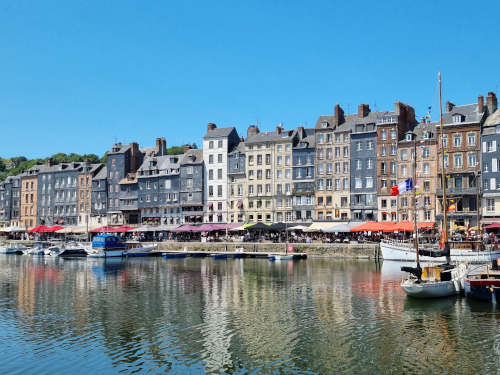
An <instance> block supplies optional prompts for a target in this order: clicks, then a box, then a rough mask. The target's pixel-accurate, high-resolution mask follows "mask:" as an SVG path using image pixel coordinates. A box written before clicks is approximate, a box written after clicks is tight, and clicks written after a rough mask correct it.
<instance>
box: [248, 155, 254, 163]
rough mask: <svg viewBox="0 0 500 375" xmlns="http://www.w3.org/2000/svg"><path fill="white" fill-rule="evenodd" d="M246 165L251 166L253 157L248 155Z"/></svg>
mask: <svg viewBox="0 0 500 375" xmlns="http://www.w3.org/2000/svg"><path fill="white" fill-rule="evenodd" d="M248 165H253V155H248Z"/></svg>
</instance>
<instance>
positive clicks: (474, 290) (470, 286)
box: [465, 279, 500, 303]
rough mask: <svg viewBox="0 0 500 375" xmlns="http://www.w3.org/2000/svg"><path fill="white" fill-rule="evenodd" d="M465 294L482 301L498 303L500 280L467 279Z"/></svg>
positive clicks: (499, 299)
mask: <svg viewBox="0 0 500 375" xmlns="http://www.w3.org/2000/svg"><path fill="white" fill-rule="evenodd" d="M465 296H466V297H469V298H473V299H478V300H481V301H489V302H492V303H497V301H500V280H498V279H497V280H488V279H483V280H470V279H465Z"/></svg>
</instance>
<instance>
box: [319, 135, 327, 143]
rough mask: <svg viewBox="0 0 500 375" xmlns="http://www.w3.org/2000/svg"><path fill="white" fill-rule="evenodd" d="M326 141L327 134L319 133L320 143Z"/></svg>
mask: <svg viewBox="0 0 500 375" xmlns="http://www.w3.org/2000/svg"><path fill="white" fill-rule="evenodd" d="M324 142H325V136H324V135H323V134H318V143H324Z"/></svg>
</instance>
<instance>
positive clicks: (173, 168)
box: [137, 155, 183, 178]
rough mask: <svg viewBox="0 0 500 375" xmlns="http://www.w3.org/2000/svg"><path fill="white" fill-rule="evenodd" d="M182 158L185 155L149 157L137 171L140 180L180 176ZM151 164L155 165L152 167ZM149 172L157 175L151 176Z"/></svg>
mask: <svg viewBox="0 0 500 375" xmlns="http://www.w3.org/2000/svg"><path fill="white" fill-rule="evenodd" d="M182 158H183V155H163V156H147V157H145V158H144V161H143V162H142V164H141V166H140V167H139V169H138V170H137V172H138V175H139V178H143V177H150V176H165V175H175V174H179V167H180V162H181V160H182ZM151 162H153V164H154V165H151ZM149 171H155V172H157V173H153V174H150V173H149ZM142 172H144V174H143V173H142Z"/></svg>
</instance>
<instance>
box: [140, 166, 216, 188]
mask: <svg viewBox="0 0 500 375" xmlns="http://www.w3.org/2000/svg"><path fill="white" fill-rule="evenodd" d="M208 179H209V180H213V179H214V170H213V169H209V170H208ZM148 189H149V188H148Z"/></svg>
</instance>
